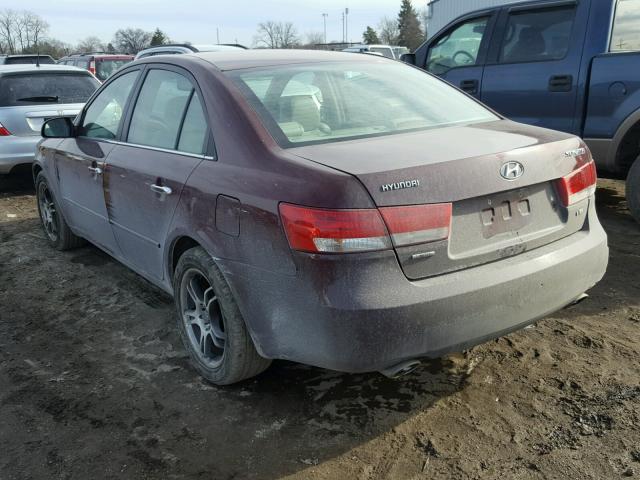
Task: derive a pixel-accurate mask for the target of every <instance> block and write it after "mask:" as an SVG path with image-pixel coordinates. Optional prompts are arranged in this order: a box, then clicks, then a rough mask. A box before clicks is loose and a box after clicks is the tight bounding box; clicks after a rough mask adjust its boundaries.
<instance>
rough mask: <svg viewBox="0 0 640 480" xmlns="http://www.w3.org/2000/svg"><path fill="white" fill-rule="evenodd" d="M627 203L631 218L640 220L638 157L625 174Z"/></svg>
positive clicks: (639, 159)
mask: <svg viewBox="0 0 640 480" xmlns="http://www.w3.org/2000/svg"><path fill="white" fill-rule="evenodd" d="M626 189H627V205H629V211H630V212H631V215H633V218H635V219H636V221H637V222H640V157H638V158H637V159H636V161H635V162H633V165H631V170H629V175H627V188H626Z"/></svg>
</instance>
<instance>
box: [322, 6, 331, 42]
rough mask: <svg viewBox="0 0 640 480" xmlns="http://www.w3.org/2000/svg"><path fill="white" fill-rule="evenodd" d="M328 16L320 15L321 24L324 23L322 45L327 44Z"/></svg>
mask: <svg viewBox="0 0 640 480" xmlns="http://www.w3.org/2000/svg"><path fill="white" fill-rule="evenodd" d="M328 16H329V14H328V13H323V14H322V22H323V23H324V43H327V17H328Z"/></svg>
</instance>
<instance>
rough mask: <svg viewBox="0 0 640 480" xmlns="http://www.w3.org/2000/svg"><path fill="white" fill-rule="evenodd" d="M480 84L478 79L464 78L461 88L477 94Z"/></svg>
mask: <svg viewBox="0 0 640 480" xmlns="http://www.w3.org/2000/svg"><path fill="white" fill-rule="evenodd" d="M478 86H479V82H478V80H462V81H461V82H460V89H461V90H464V91H465V92H467V93H469V94H471V95H475V94H477V93H478Z"/></svg>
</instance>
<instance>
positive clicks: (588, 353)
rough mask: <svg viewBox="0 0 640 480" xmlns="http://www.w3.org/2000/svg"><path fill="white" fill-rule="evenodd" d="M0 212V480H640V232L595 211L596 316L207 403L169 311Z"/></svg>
mask: <svg viewBox="0 0 640 480" xmlns="http://www.w3.org/2000/svg"><path fill="white" fill-rule="evenodd" d="M10 190H13V191H9V192H5V193H0V480H9V479H57V478H73V479H82V480H84V479H88V478H91V479H102V478H114V479H115V478H118V479H122V478H125V479H128V478H131V479H134V478H135V479H143V478H178V479H179V478H206V479H232V478H235V479H244V478H259V479H277V478H296V479H385V478H393V479H395V478H397V479H449V478H455V479H467V478H469V479H471V478H473V479H492V478H506V479H556V478H557V479H568V478H570V479H613V478H620V477H635V478H640V382H639V378H640V376H639V373H640V362H639V360H638V358H639V357H638V353H639V350H640V333H639V331H638V329H639V328H640V282H639V281H638V278H639V277H638V275H639V273H640V248H639V244H640V226H638V225H637V224H635V223H634V222H633V221H632V220H631V218H630V216H629V214H628V212H627V211H626V207H625V204H624V200H623V184H622V182H619V181H608V180H603V181H601V182H600V188H599V191H598V210H599V213H600V216H601V219H602V222H603V224H604V225H605V228H606V229H607V231H608V233H609V235H610V237H609V240H610V247H611V261H610V265H609V271H608V273H607V275H606V277H605V278H604V280H603V281H602V282H601V283H600V284H599V285H598V286H597V287H595V288H594V289H593V290H592V291H591V292H589V293H590V297H589V298H588V299H587V300H585V301H583V302H582V303H580V304H579V305H575V306H573V307H570V308H568V309H565V310H563V311H560V312H558V313H556V314H554V315H552V316H551V317H548V318H546V319H544V320H542V321H540V322H539V323H537V324H536V325H535V326H533V327H532V328H528V329H525V330H523V331H521V332H517V333H515V334H511V335H509V336H507V337H503V338H500V339H498V340H496V341H493V342H490V343H488V344H485V345H482V346H479V347H476V348H474V349H472V350H470V351H468V352H465V353H464V354H459V355H452V356H449V357H446V358H443V359H441V360H438V361H433V362H430V363H428V364H425V365H424V366H423V367H421V368H420V369H418V370H417V371H415V372H414V373H412V374H410V375H409V376H406V377H404V378H403V379H401V380H395V381H394V380H389V379H386V378H384V377H382V376H380V375H377V374H371V375H346V374H340V373H335V372H330V371H326V370H321V369H317V368H311V367H306V366H301V365H296V364H292V363H287V362H275V363H274V365H273V366H272V367H271V368H270V369H269V370H268V371H267V372H265V373H264V374H262V375H261V376H259V377H258V378H256V379H253V380H250V381H247V382H244V383H242V384H239V385H236V386H232V387H225V388H218V387H214V386H211V385H209V384H207V383H205V382H204V381H202V380H201V379H200V377H198V375H196V373H195V372H194V371H193V370H192V369H191V368H190V367H189V365H188V361H187V356H186V354H185V352H184V350H183V348H182V346H181V344H180V341H179V338H178V335H177V332H176V328H175V326H174V311H173V306H172V302H171V299H170V298H169V297H167V296H166V295H165V294H164V293H162V292H161V291H159V290H158V289H156V288H155V287H153V286H151V285H150V284H148V283H147V282H146V281H144V280H142V279H141V278H140V277H138V276H137V275H135V274H134V273H132V272H131V271H129V270H127V269H126V268H125V267H123V266H121V265H120V264H118V263H116V262H115V261H113V260H111V259H110V258H109V257H108V256H106V255H105V254H103V253H101V252H100V251H98V250H97V249H96V248H93V247H85V248H82V249H80V250H76V251H72V252H65V253H59V252H56V251H53V250H51V249H50V248H49V247H48V246H47V245H46V243H45V240H44V236H43V234H42V232H41V230H40V228H39V223H38V220H37V214H36V208H35V200H34V196H33V191H31V190H30V189H29V188H28V187H24V188H22V189H19V188H15V187H12V188H11V189H10Z"/></svg>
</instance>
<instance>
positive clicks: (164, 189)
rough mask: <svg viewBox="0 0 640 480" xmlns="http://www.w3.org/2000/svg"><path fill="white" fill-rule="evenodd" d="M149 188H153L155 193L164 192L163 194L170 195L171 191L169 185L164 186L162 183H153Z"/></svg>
mask: <svg viewBox="0 0 640 480" xmlns="http://www.w3.org/2000/svg"><path fill="white" fill-rule="evenodd" d="M149 188H151V190H153V191H154V192H156V193H164V194H165V195H171V193H173V190H171V188H170V187H165V186H164V185H156V184H155V183H154V184H152V185H151V187H149Z"/></svg>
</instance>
